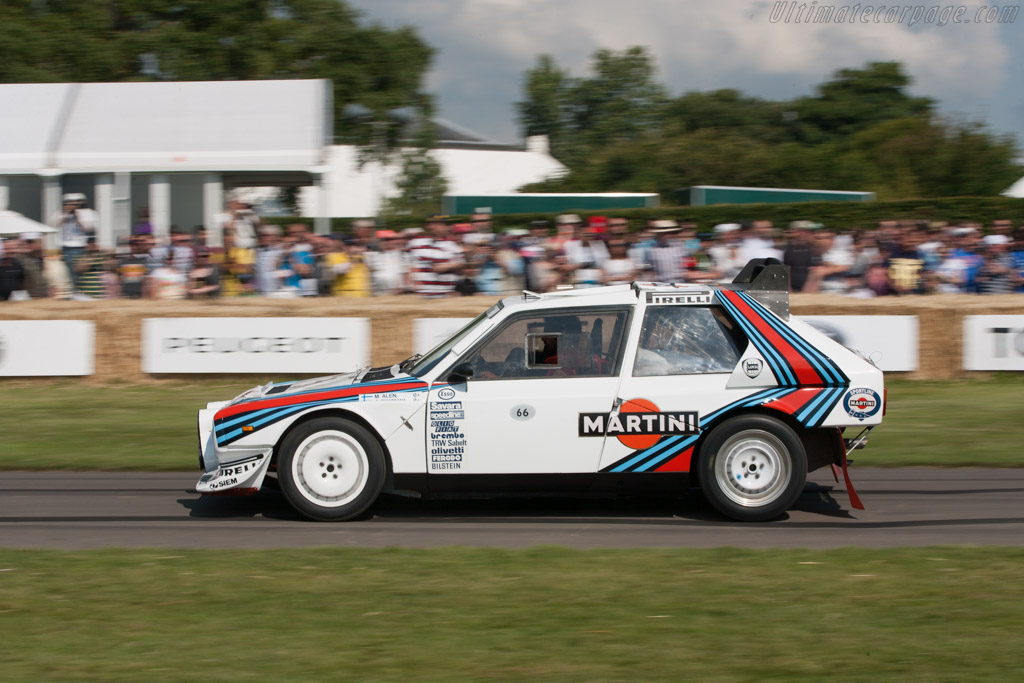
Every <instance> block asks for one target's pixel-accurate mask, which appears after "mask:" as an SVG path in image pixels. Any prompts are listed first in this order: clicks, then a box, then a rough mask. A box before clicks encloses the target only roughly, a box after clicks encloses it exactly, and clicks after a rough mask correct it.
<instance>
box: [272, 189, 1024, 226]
mask: <svg viewBox="0 0 1024 683" xmlns="http://www.w3.org/2000/svg"><path fill="white" fill-rule="evenodd" d="M578 213H579V214H580V215H581V216H583V217H584V219H586V217H587V216H590V215H605V216H610V215H615V216H625V217H627V218H629V219H630V221H631V222H632V223H633V229H637V228H639V227H640V226H641V225H642V224H643V223H644V222H646V221H647V219H649V218H674V219H676V220H688V221H693V222H695V223H696V224H697V227H698V228H699V229H700V230H702V231H706V230H710V229H711V228H713V227H714V226H715V225H717V224H719V223H740V222H743V221H752V220H764V219H767V220H770V221H772V222H773V223H775V225H776V226H777V227H786V226H787V225H789V223H790V221H796V220H813V221H817V222H819V223H822V224H824V225H825V226H826V227H828V228H835V229H838V230H856V229H862V228H869V227H873V226H874V225H876V224H877V223H878V221H880V220H887V219H895V220H928V221H945V222H947V223H950V224H955V223H959V222H961V221H978V222H981V223H983V224H985V225H989V224H991V222H992V221H994V220H997V219H1010V220H1012V221H1013V222H1014V225H1021V224H1024V199H1011V198H1009V197H943V198H939V199H903V200H899V201H887V202H801V203H794V204H719V205H715V206H662V207H659V208H656V209H624V210H621V211H591V212H583V211H580V212H578ZM452 218H453V219H454V220H455V221H456V222H457V221H458V220H460V219H466V220H468V217H467V216H453V217H452ZM423 219H424V216H389V217H388V219H387V227H389V228H391V229H398V230H400V229H403V228H408V227H413V226H421V225H423ZM540 219H547V220H553V219H554V216H553V215H552V214H515V215H496V216H495V217H494V224H495V227H496V228H497V229H499V230H502V229H507V228H514V227H526V226H528V225H529V224H530V221H533V220H540ZM265 220H266V222H267V223H270V224H279V225H283V224H288V223H297V222H298V223H306V224H308V225H312V224H313V219H312V218H295V217H288V216H278V217H273V218H266V219H265ZM351 220H352V219H351V218H332V219H331V229H332V231H336V232H348V226H349V223H350V222H351Z"/></svg>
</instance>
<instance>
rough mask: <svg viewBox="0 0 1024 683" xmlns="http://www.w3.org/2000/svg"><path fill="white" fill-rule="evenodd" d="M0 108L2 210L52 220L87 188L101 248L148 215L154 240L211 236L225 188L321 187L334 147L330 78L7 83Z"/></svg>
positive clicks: (2, 87)
mask: <svg viewBox="0 0 1024 683" xmlns="http://www.w3.org/2000/svg"><path fill="white" fill-rule="evenodd" d="M0 102H2V103H3V106H0V210H2V209H5V208H10V209H12V210H14V211H17V212H19V213H22V214H24V215H26V216H28V217H30V218H35V219H37V220H40V221H42V222H48V221H49V220H50V219H51V217H52V216H53V215H54V214H56V213H57V212H58V211H59V210H60V208H61V195H62V194H64V193H67V192H81V193H83V194H85V195H86V197H87V199H88V204H89V206H91V207H92V208H94V209H96V211H97V212H98V214H99V219H100V225H99V228H98V235H97V237H98V241H99V242H100V244H101V245H103V246H105V247H111V246H113V244H114V243H115V241H116V238H117V237H118V236H121V235H126V234H128V232H129V230H130V226H131V225H132V223H133V222H134V221H135V220H136V217H137V216H138V213H139V209H142V208H144V207H145V208H148V209H149V213H150V222H151V223H152V224H153V227H154V229H155V232H156V233H157V234H158V235H164V234H167V232H168V230H169V228H170V226H171V225H172V224H177V225H180V226H182V227H184V228H187V229H191V228H192V227H193V226H195V225H206V226H208V227H210V228H211V232H215V230H216V227H217V220H216V216H217V214H219V213H220V212H222V211H223V210H224V192H225V190H226V189H229V188H235V187H246V186H267V185H282V184H283V185H287V184H292V185H295V184H298V185H309V184H312V185H315V184H316V183H318V182H319V181H320V173H321V171H322V170H323V167H322V164H323V162H324V160H325V159H326V156H327V151H328V149H329V147H330V143H331V139H332V120H333V106H332V92H331V83H330V81H327V80H285V81H209V82H171V83H167V82H160V83H46V84H2V85H0ZM321 222H322V223H324V225H323V226H322V227H323V228H324V229H326V221H321ZM213 239H214V240H218V239H219V235H214V236H213Z"/></svg>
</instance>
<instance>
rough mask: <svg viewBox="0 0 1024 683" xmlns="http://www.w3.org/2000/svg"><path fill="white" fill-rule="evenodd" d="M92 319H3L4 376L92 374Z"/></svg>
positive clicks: (0, 357) (0, 360)
mask: <svg viewBox="0 0 1024 683" xmlns="http://www.w3.org/2000/svg"><path fill="white" fill-rule="evenodd" d="M95 342H96V325H95V323H93V322H92V321H91V320H0V377H44V376H53V377H67V376H70V375H91V374H92V373H93V363H94V357H95Z"/></svg>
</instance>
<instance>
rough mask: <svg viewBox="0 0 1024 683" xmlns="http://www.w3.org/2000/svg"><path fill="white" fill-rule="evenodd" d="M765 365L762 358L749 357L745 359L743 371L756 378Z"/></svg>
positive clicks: (751, 377)
mask: <svg viewBox="0 0 1024 683" xmlns="http://www.w3.org/2000/svg"><path fill="white" fill-rule="evenodd" d="M763 367H764V361H762V360H761V359H760V358H748V359H746V360H745V361H743V372H744V374H746V376H747V377H749V378H750V379H754V378H755V377H757V376H758V375H760V374H761V369H762V368H763Z"/></svg>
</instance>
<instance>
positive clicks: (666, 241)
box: [647, 219, 687, 283]
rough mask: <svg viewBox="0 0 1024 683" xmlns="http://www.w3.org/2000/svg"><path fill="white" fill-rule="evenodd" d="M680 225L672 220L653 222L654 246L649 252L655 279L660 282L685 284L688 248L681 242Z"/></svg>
mask: <svg viewBox="0 0 1024 683" xmlns="http://www.w3.org/2000/svg"><path fill="white" fill-rule="evenodd" d="M679 230H680V229H679V223H677V222H676V221H674V220H670V219H662V220H654V221H652V222H651V232H652V233H654V244H653V245H652V246H651V248H650V250H649V251H648V254H647V257H648V258H649V259H650V263H651V268H652V269H653V270H654V278H655V279H656V280H657V281H658V282H670V283H671V282H683V280H684V276H683V273H684V269H685V266H684V262H685V260H686V256H687V253H686V247H685V246H683V243H682V242H680V241H679Z"/></svg>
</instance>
